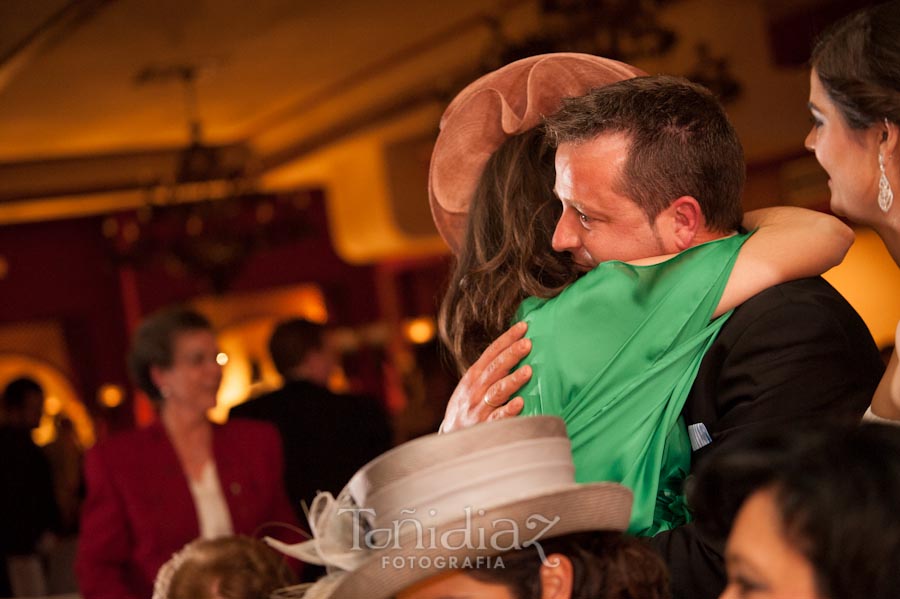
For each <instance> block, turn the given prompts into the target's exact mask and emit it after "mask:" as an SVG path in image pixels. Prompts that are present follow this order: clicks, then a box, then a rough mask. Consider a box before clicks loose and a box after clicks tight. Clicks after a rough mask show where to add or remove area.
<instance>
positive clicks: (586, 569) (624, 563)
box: [465, 532, 669, 599]
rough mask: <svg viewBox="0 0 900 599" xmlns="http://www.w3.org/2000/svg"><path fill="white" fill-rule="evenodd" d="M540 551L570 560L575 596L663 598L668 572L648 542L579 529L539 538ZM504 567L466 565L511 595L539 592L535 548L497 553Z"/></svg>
mask: <svg viewBox="0 0 900 599" xmlns="http://www.w3.org/2000/svg"><path fill="white" fill-rule="evenodd" d="M541 547H542V549H543V553H544V556H546V557H549V556H550V555H551V554H554V553H560V554H562V555H565V556H566V557H568V558H569V560H571V562H572V569H573V573H572V589H573V593H572V596H573V597H590V598H591V599H667V598H668V597H669V575H668V572H667V570H666V566H665V564H664V563H663V561H662V559H661V558H660V557H659V556H658V555H657V554H656V553H655V552H654V551H653V549H651V548H650V547H649V546H648V545H646V544H644V543H642V542H641V541H639V540H637V539H635V538H633V537H629V536H626V535H624V534H622V533H618V532H582V533H574V534H569V535H564V536H561V537H557V538H554V539H548V540H547V541H541ZM500 558H501V559H502V560H503V567H502V568H500V567H496V568H490V569H473V570H466V571H465V572H466V574H467V575H469V576H471V577H472V578H475V579H476V580H479V581H481V582H487V583H494V584H502V585H504V586H506V587H507V589H509V591H510V593H512V595H513V597H515V599H539V598H540V596H541V579H540V565H541V555H540V554H539V553H538V551H537V548H536V547H533V546H532V547H529V548H527V549H519V550H517V551H510V552H508V553H504V554H502V555H501V556H500Z"/></svg>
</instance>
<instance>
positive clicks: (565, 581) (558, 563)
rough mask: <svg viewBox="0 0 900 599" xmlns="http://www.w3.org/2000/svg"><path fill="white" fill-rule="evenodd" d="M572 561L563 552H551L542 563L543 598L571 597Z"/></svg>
mask: <svg viewBox="0 0 900 599" xmlns="http://www.w3.org/2000/svg"><path fill="white" fill-rule="evenodd" d="M572 574H573V568H572V562H571V560H569V558H568V557H566V556H565V555H563V554H562V553H551V554H550V555H548V556H547V559H545V560H544V561H543V562H542V563H541V571H540V577H541V599H571V597H572V581H573V576H572Z"/></svg>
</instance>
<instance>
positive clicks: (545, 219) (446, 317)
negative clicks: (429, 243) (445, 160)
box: [439, 128, 577, 372]
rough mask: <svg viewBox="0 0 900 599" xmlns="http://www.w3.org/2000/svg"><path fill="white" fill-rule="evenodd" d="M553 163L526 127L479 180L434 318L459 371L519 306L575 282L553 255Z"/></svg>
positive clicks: (563, 258)
mask: <svg viewBox="0 0 900 599" xmlns="http://www.w3.org/2000/svg"><path fill="white" fill-rule="evenodd" d="M553 157H554V151H553V150H552V149H550V148H549V147H547V146H546V145H545V144H544V139H543V133H542V131H541V129H540V128H537V129H532V130H530V131H526V132H525V133H522V134H520V135H517V136H514V137H511V138H509V139H508V140H506V141H505V142H504V143H503V145H501V146H500V147H499V148H498V149H497V150H496V151H495V152H494V153H493V155H492V156H491V158H490V160H488V163H487V165H486V166H485V169H484V173H482V175H481V179H480V180H479V182H478V187H477V189H476V190H475V195H474V197H473V198H472V202H471V205H470V206H469V219H468V223H467V226H466V234H465V238H464V239H463V243H462V246H461V248H460V252H459V255H458V256H457V261H456V266H455V269H454V271H453V274H452V275H451V279H450V284H449V286H448V289H447V293H446V294H445V295H444V300H443V302H442V304H441V309H440V317H439V329H440V335H441V339H442V340H443V342H444V344H445V345H446V346H447V348H448V349H449V350H450V352H451V354H452V355H453V357H454V359H455V361H456V365H457V367H458V368H459V369H460V372H463V371H465V370H466V369H467V368H468V367H469V366H470V365H471V364H472V363H473V362H474V361H475V360H476V359H478V356H479V355H481V352H483V351H484V350H485V348H487V346H488V345H490V343H491V341H493V340H494V339H495V338H496V337H497V336H499V335H500V334H501V333H502V332H503V331H504V330H506V329H507V328H508V327H509V326H510V325H511V324H512V322H511V321H512V317H513V316H514V315H515V312H516V310H517V309H518V307H519V304H520V303H521V302H522V300H524V299H525V298H526V297H529V296H532V295H533V296H537V297H543V298H550V297H555V296H556V295H558V294H559V293H560V292H561V291H562V290H563V289H564V288H565V287H566V286H567V285H568V284H569V283H571V282H572V281H574V280H575V278H576V277H577V272H576V270H575V269H574V267H573V265H572V262H571V260H570V258H569V257H568V255H563V254H557V253H556V252H553V251H552V246H551V240H552V238H553V231H554V229H555V228H556V222H557V220H558V219H559V214H560V210H561V206H560V203H559V201H558V200H557V199H556V197H555V196H554V194H553V181H554V167H553Z"/></svg>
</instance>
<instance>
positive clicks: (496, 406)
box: [481, 395, 503, 410]
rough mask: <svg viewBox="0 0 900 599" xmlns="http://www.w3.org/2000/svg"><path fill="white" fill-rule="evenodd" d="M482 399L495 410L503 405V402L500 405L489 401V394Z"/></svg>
mask: <svg viewBox="0 0 900 599" xmlns="http://www.w3.org/2000/svg"><path fill="white" fill-rule="evenodd" d="M481 401H483V402H484V405H486V406H490V407H491V408H493V409H494V410H496V409H497V408H499V407H501V406H503V404H500V405H494V404H492V403H491V402H489V401H488V396H487V395H485V396H484V397H483V398H482V399H481Z"/></svg>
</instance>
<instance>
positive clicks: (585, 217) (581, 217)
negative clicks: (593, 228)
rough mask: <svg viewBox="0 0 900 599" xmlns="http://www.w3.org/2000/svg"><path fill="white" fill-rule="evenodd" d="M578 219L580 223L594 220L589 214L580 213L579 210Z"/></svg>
mask: <svg viewBox="0 0 900 599" xmlns="http://www.w3.org/2000/svg"><path fill="white" fill-rule="evenodd" d="M578 220H580V221H581V222H582V223H584V224H588V223H590V222H591V221H592V220H594V219H592V218H591V217H590V216H588V215H587V214H582V213H581V212H579V213H578Z"/></svg>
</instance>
